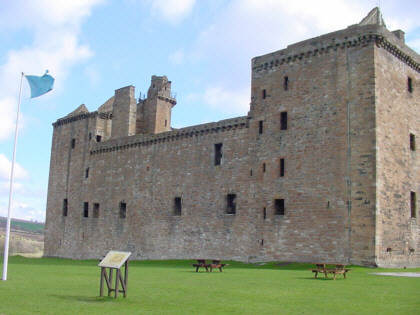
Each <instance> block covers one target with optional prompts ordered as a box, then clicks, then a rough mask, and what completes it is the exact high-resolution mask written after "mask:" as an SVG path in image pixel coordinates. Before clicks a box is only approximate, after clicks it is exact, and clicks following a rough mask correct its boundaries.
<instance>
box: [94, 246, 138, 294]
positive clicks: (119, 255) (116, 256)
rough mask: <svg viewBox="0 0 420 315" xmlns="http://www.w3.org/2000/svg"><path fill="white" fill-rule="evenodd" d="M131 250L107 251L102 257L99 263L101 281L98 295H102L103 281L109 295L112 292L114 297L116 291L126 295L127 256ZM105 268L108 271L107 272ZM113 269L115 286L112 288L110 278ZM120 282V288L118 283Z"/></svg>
mask: <svg viewBox="0 0 420 315" xmlns="http://www.w3.org/2000/svg"><path fill="white" fill-rule="evenodd" d="M130 255H131V252H118V251H113V250H111V251H109V252H108V254H106V256H105V257H104V259H102V261H101V262H100V263H99V265H98V266H99V267H101V281H100V284H99V296H103V293H104V281H105V283H106V286H107V288H108V296H111V293H112V292H114V298H117V296H118V293H119V292H121V293H123V295H124V297H126V296H127V278H128V257H130ZM123 265H124V275H122V274H121V273H122V270H121V267H122V266H123ZM107 268H109V271H108V272H107V270H106V269H107ZM114 269H115V270H116V272H115V273H116V274H115V286H114V288H112V278H113V273H114ZM120 283H121V290H120V289H119V285H120Z"/></svg>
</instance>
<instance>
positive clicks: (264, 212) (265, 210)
mask: <svg viewBox="0 0 420 315" xmlns="http://www.w3.org/2000/svg"><path fill="white" fill-rule="evenodd" d="M263 218H264V220H265V219H266V218H267V208H265V207H264V209H263Z"/></svg>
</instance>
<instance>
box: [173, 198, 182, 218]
mask: <svg viewBox="0 0 420 315" xmlns="http://www.w3.org/2000/svg"><path fill="white" fill-rule="evenodd" d="M181 211H182V199H181V197H175V198H174V215H181Z"/></svg>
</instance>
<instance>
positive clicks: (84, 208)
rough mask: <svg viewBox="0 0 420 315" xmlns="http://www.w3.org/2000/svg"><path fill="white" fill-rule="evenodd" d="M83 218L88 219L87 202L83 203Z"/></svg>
mask: <svg viewBox="0 0 420 315" xmlns="http://www.w3.org/2000/svg"><path fill="white" fill-rule="evenodd" d="M83 216H84V217H85V218H88V217H89V203H88V202H84V203H83Z"/></svg>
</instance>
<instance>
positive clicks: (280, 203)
mask: <svg viewBox="0 0 420 315" xmlns="http://www.w3.org/2000/svg"><path fill="white" fill-rule="evenodd" d="M274 207H275V214H276V215H284V199H275V200H274Z"/></svg>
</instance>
